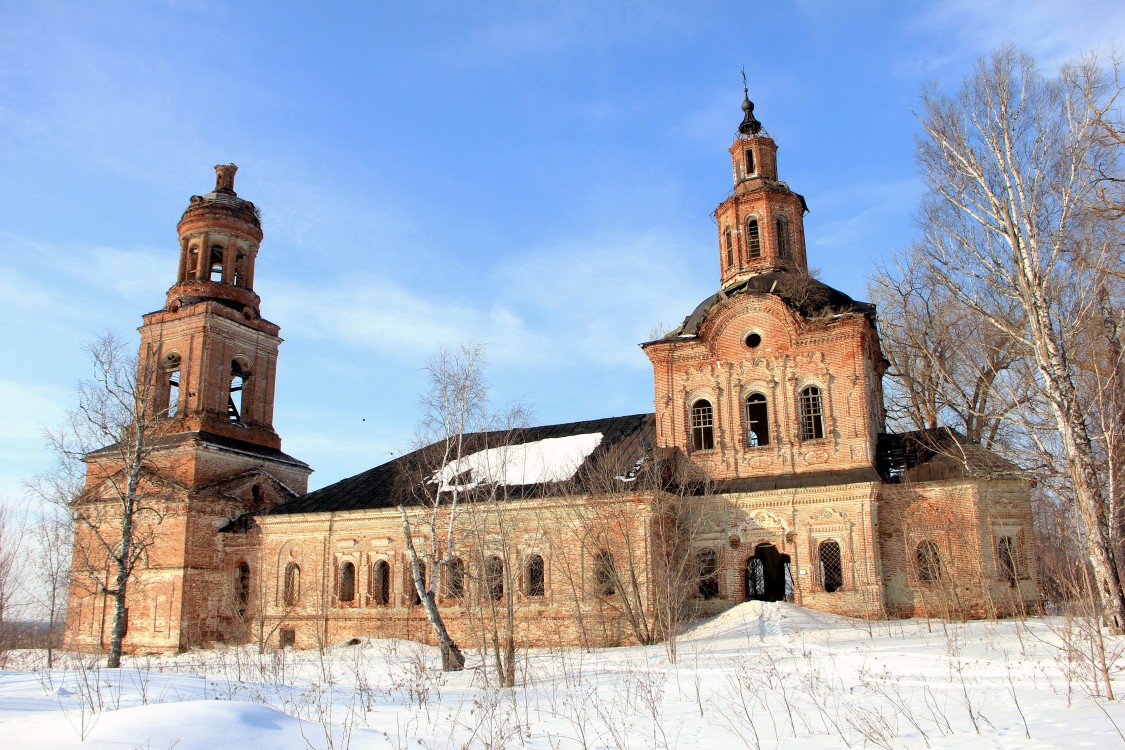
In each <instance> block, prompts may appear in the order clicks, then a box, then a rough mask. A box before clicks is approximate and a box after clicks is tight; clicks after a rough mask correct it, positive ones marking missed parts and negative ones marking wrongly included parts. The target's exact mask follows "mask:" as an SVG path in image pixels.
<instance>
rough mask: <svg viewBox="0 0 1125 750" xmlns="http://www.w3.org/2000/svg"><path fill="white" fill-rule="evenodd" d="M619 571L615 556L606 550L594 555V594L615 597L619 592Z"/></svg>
mask: <svg viewBox="0 0 1125 750" xmlns="http://www.w3.org/2000/svg"><path fill="white" fill-rule="evenodd" d="M616 581H617V570H616V569H615V568H614V567H613V555H611V554H610V553H608V552H606V551H605V550H601V551H599V552H598V553H597V554H595V555H594V592H595V593H597V594H598V595H599V596H613V595H614V594H615V593H616V592H617V584H616Z"/></svg>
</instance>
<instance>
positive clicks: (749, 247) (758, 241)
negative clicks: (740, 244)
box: [746, 216, 762, 258]
mask: <svg viewBox="0 0 1125 750" xmlns="http://www.w3.org/2000/svg"><path fill="white" fill-rule="evenodd" d="M746 257H747V258H760V257H762V235H761V232H760V231H759V230H758V220H757V219H755V218H754V217H753V216H751V217H750V218H749V219H747V220H746Z"/></svg>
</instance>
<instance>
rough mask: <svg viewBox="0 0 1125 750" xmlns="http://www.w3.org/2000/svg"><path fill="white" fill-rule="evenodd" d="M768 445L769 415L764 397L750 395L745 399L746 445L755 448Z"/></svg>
mask: <svg viewBox="0 0 1125 750" xmlns="http://www.w3.org/2000/svg"><path fill="white" fill-rule="evenodd" d="M769 444H770V415H769V406H768V405H767V404H766V397H765V396H763V395H762V394H760V393H751V394H750V395H749V396H747V397H746V445H748V446H750V447H751V448H756V447H758V446H761V445H769Z"/></svg>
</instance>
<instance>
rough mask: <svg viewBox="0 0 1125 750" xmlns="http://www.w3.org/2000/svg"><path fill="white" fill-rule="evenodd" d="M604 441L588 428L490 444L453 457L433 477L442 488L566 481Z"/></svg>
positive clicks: (443, 489)
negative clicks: (527, 440) (513, 442)
mask: <svg viewBox="0 0 1125 750" xmlns="http://www.w3.org/2000/svg"><path fill="white" fill-rule="evenodd" d="M601 442H602V433H600V432H588V433H586V434H583V435H568V436H566V437H559V438H546V439H544V440H535V441H532V442H530V443H522V444H520V445H505V446H502V447H500V448H489V449H487V450H483V451H478V452H476V453H471V454H469V455H468V456H464V457H462V458H460V459H458V460H456V461H450V462H449V463H447V464H446V465H445V466H443V467H442V468H441V470H440V471H438V472H437V473H435V474H434V475H433V477H432V479H431V480H430V481H431V482H432V483H434V484H440V487H439V490H440V491H441V492H450V491H452V490H471V489H472V488H474V487H476V486H478V485H481V484H502V485H508V486H520V485H528V484H543V483H546V482H564V481H566V480H568V479H570V478H571V477H573V476H574V473H575V472H576V471H578V467H579V466H581V465H582V462H583V461H585V460H586V459H587V458H588V457H589V455H590V454H591V453H593V452H594V449H595V448H597V447H598V446H599V445H601Z"/></svg>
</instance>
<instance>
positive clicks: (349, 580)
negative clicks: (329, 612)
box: [336, 562, 355, 603]
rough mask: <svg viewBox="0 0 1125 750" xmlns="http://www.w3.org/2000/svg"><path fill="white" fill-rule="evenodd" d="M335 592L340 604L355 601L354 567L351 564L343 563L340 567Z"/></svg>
mask: <svg viewBox="0 0 1125 750" xmlns="http://www.w3.org/2000/svg"><path fill="white" fill-rule="evenodd" d="M336 591H337V598H339V600H340V602H341V603H349V602H354V601H355V565H353V564H352V563H350V562H345V563H343V564H341V565H340V580H339V582H338V583H337V586H336Z"/></svg>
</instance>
